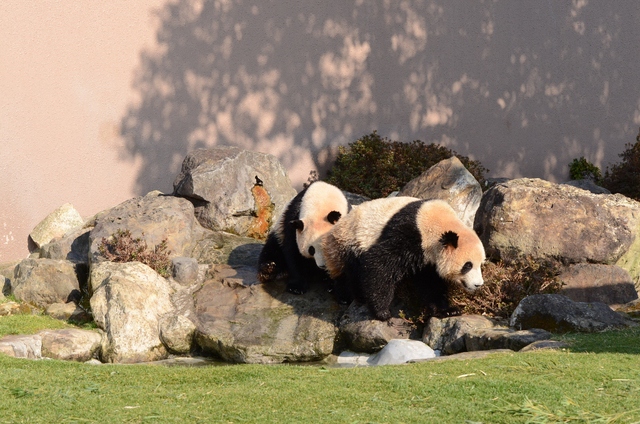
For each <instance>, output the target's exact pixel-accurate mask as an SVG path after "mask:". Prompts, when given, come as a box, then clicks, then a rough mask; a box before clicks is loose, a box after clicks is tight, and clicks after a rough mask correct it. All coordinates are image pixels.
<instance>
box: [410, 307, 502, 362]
mask: <svg viewBox="0 0 640 424" xmlns="http://www.w3.org/2000/svg"><path fill="white" fill-rule="evenodd" d="M494 326H495V324H494V322H493V321H491V320H490V319H489V318H486V317H483V316H480V315H462V316H457V317H449V318H442V319H440V318H435V317H432V318H429V321H428V322H427V325H426V326H425V328H424V331H423V335H422V341H423V342H424V343H426V344H427V345H429V346H430V347H431V348H432V349H433V350H436V351H440V352H442V354H443V355H451V354H454V353H458V352H465V351H467V350H468V349H467V345H466V340H465V336H466V334H469V333H474V334H478V333H480V332H486V331H489V330H492V329H493V328H494Z"/></svg>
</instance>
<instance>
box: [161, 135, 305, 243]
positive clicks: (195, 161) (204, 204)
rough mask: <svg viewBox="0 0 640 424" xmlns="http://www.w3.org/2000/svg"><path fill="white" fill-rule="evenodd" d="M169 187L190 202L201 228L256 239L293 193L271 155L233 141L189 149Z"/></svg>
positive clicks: (281, 210) (263, 235)
mask: <svg viewBox="0 0 640 424" xmlns="http://www.w3.org/2000/svg"><path fill="white" fill-rule="evenodd" d="M173 188H174V190H173V193H174V195H176V196H182V197H186V198H187V199H190V200H191V201H192V202H193V203H194V205H195V214H196V216H197V218H198V221H199V222H200V224H202V226H203V227H205V228H208V229H210V230H214V231H219V230H222V231H225V232H229V233H232V234H238V235H240V236H249V237H254V238H257V239H265V238H266V235H267V232H268V230H269V228H270V226H271V224H272V223H273V222H275V220H276V219H277V217H278V216H280V214H281V213H282V212H283V211H284V207H285V206H286V204H287V203H288V202H289V200H291V199H292V198H293V197H294V196H295V195H296V191H295V189H293V187H292V186H291V181H290V180H289V177H288V176H287V173H286V172H285V170H284V168H283V167H282V165H281V164H280V162H278V160H277V159H276V158H275V156H272V155H269V154H265V153H259V152H251V151H247V150H242V149H239V148H237V147H232V146H225V147H216V148H211V149H198V150H195V151H193V152H191V153H189V154H188V155H187V157H185V159H184V161H183V162H182V170H181V171H180V175H178V176H177V177H176V179H175V182H174V183H173Z"/></svg>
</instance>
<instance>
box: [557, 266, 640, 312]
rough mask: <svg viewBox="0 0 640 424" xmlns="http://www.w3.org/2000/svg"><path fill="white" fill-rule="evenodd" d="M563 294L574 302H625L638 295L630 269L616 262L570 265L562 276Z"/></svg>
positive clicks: (609, 303) (615, 303) (560, 278)
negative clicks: (615, 263)
mask: <svg viewBox="0 0 640 424" xmlns="http://www.w3.org/2000/svg"><path fill="white" fill-rule="evenodd" d="M558 279H559V280H560V281H562V283H563V284H564V285H563V286H562V288H561V289H560V294H562V295H564V296H567V297H568V298H569V299H571V300H573V301H574V302H602V303H606V304H607V305H622V304H626V303H629V302H632V301H634V300H636V299H638V292H637V291H636V288H635V285H634V283H633V281H632V279H631V276H630V275H629V273H628V272H627V271H626V270H624V269H622V268H620V267H619V266H615V265H602V264H588V263H581V264H575V265H569V266H568V267H566V268H565V270H564V271H563V272H562V273H561V274H560V276H559V277H558Z"/></svg>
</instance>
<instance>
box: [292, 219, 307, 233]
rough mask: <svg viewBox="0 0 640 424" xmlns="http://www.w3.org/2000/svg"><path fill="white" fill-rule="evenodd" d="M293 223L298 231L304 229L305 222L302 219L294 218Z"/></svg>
mask: <svg viewBox="0 0 640 424" xmlns="http://www.w3.org/2000/svg"><path fill="white" fill-rule="evenodd" d="M291 225H292V226H293V228H295V229H296V230H298V231H302V230H303V229H304V222H302V220H301V219H294V220H293V221H291Z"/></svg>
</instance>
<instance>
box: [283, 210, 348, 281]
mask: <svg viewBox="0 0 640 424" xmlns="http://www.w3.org/2000/svg"><path fill="white" fill-rule="evenodd" d="M341 216H342V213H340V212H339V211H331V212H329V213H328V214H327V215H326V216H325V217H322V218H321V219H313V220H311V219H306V220H303V219H296V220H294V221H292V222H291V224H292V225H293V227H294V228H295V229H296V242H297V243H298V250H299V251H300V254H301V255H302V256H304V257H305V258H313V259H315V261H316V265H317V266H318V267H319V268H324V266H325V262H324V255H323V254H322V239H323V238H324V235H325V234H326V233H327V232H329V230H330V229H331V227H332V226H333V225H334V224H335V223H336V222H338V220H339V219H340V217H341Z"/></svg>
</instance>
